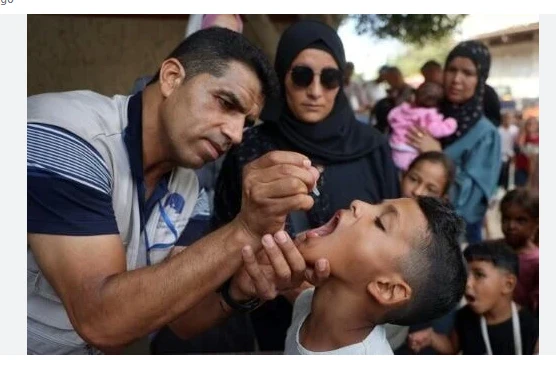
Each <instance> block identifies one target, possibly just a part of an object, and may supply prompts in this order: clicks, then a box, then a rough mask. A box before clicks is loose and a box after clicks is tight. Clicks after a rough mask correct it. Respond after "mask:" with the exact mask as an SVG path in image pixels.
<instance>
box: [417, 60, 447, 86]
mask: <svg viewBox="0 0 556 367" xmlns="http://www.w3.org/2000/svg"><path fill="white" fill-rule="evenodd" d="M422 74H423V77H424V78H425V82H433V83H438V84H442V82H443V81H444V75H443V73H442V68H441V67H439V66H434V65H432V66H428V67H426V68H424V69H423V72H422Z"/></svg>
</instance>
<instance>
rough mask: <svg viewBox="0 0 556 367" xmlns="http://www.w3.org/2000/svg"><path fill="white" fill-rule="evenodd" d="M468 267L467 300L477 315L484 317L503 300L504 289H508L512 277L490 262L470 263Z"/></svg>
mask: <svg viewBox="0 0 556 367" xmlns="http://www.w3.org/2000/svg"><path fill="white" fill-rule="evenodd" d="M467 265H468V269H469V272H468V276H467V286H466V288H465V299H466V300H467V304H468V305H469V307H471V309H472V310H473V311H474V312H475V313H477V314H479V315H482V314H484V313H485V312H488V311H490V310H492V309H493V308H494V307H495V306H496V303H497V302H499V301H500V300H501V298H502V295H503V292H504V289H508V281H510V278H511V275H510V274H509V272H507V271H505V270H502V269H499V268H497V267H495V266H494V265H493V264H492V263H491V262H488V261H470V262H469V263H468V264H467ZM510 287H511V286H510ZM509 289H510V290H511V288H509Z"/></svg>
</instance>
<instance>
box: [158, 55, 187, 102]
mask: <svg viewBox="0 0 556 367" xmlns="http://www.w3.org/2000/svg"><path fill="white" fill-rule="evenodd" d="M184 79H185V69H184V68H183V66H182V64H181V62H180V61H179V60H178V59H176V58H170V59H167V60H164V62H163V63H162V65H161V66H160V75H159V79H158V81H159V82H160V91H161V93H162V95H163V96H164V97H168V96H170V95H171V94H172V93H173V92H174V91H175V90H177V89H178V87H179V86H180V85H181V83H182V82H183V80H184Z"/></svg>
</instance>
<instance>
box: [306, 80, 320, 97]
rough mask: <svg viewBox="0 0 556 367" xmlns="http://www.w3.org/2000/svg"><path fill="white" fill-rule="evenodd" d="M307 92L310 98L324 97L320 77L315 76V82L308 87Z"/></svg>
mask: <svg viewBox="0 0 556 367" xmlns="http://www.w3.org/2000/svg"><path fill="white" fill-rule="evenodd" d="M307 92H308V94H309V96H310V97H312V98H318V97H320V96H321V95H322V85H321V84H320V75H318V74H315V76H314V77H313V82H312V83H311V84H310V85H309V86H308V87H307Z"/></svg>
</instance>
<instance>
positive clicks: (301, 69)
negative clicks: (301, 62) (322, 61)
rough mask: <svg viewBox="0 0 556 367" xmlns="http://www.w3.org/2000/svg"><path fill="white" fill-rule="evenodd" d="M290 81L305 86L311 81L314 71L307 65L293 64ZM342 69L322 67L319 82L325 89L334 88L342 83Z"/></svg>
mask: <svg viewBox="0 0 556 367" xmlns="http://www.w3.org/2000/svg"><path fill="white" fill-rule="evenodd" d="M291 75H292V82H293V83H294V84H295V85H297V86H298V87H303V88H307V87H308V86H310V85H311V83H312V82H313V78H314V77H315V72H314V71H313V69H311V68H310V67H308V66H295V67H294V68H292V70H291ZM342 77H343V74H342V71H341V70H339V69H334V68H324V69H322V70H321V72H320V84H322V86H323V87H325V88H326V89H335V88H338V87H339V86H340V85H341V84H342Z"/></svg>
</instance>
